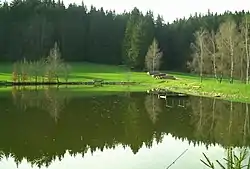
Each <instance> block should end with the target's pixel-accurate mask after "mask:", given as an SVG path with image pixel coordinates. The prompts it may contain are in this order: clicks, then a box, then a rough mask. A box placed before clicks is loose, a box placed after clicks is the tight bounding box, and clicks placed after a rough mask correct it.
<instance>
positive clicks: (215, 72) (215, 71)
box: [212, 39, 217, 79]
mask: <svg viewBox="0 0 250 169" xmlns="http://www.w3.org/2000/svg"><path fill="white" fill-rule="evenodd" d="M212 43H213V66H214V78H215V79H217V69H216V57H215V52H216V49H215V42H214V40H213V39H212Z"/></svg>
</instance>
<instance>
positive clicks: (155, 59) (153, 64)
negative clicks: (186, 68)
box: [145, 38, 162, 71]
mask: <svg viewBox="0 0 250 169" xmlns="http://www.w3.org/2000/svg"><path fill="white" fill-rule="evenodd" d="M161 58H162V52H161V51H160V49H159V45H158V42H157V40H156V39H155V38H154V39H153V42H152V44H151V45H150V47H149V49H148V52H147V55H146V56H145V66H146V69H147V70H148V71H156V70H159V68H160V63H161Z"/></svg>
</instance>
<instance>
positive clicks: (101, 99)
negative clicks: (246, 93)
mask: <svg viewBox="0 0 250 169" xmlns="http://www.w3.org/2000/svg"><path fill="white" fill-rule="evenodd" d="M106 94H107V93H106ZM106 94H103V93H101V92H96V93H94V92H93V93H90V92H71V91H66V90H61V89H59V90H58V89H56V88H47V89H39V88H38V89H36V90H28V89H26V90H25V89H13V97H11V98H10V97H8V96H3V97H0V102H1V104H0V110H2V111H1V112H0V133H1V134H2V135H1V139H0V152H1V153H0V157H2V158H3V157H10V156H11V157H13V158H14V159H15V161H16V163H17V164H20V163H21V161H22V160H23V159H27V161H28V162H30V163H31V164H33V165H37V166H42V165H45V166H49V165H50V164H51V163H52V162H53V161H54V160H55V159H59V160H60V159H62V158H63V157H64V155H65V153H66V152H67V151H68V152H69V153H70V154H71V155H72V156H75V155H77V154H82V156H84V155H85V154H86V153H87V152H88V151H89V152H92V153H93V152H95V151H96V150H100V151H104V150H105V149H114V148H116V147H117V145H122V146H123V147H130V148H131V150H132V151H133V152H134V153H137V152H138V151H139V150H140V148H141V147H142V146H143V145H145V146H146V147H148V148H151V147H152V145H153V141H154V140H156V142H157V143H160V142H161V141H162V139H163V137H164V135H167V134H171V135H172V136H173V137H175V138H176V139H180V140H188V142H189V143H190V144H193V145H194V146H199V145H200V144H201V143H202V144H205V145H206V146H207V147H209V146H210V145H215V144H220V145H221V146H223V147H225V148H227V147H229V146H230V147H243V146H249V145H250V135H249V114H248V105H247V104H245V103H233V102H232V103H230V102H227V101H222V100H216V99H208V98H200V97H189V98H185V99H184V98H182V100H180V98H167V100H163V99H158V98H157V97H155V96H151V95H146V94H144V93H127V94H124V93H112V92H111V93H108V95H106ZM93 96H94V97H93ZM166 102H167V103H168V104H169V103H171V107H169V106H166ZM180 103H183V104H181V106H180ZM5 110H6V111H7V110H8V113H6V112H5ZM46 112H49V114H50V115H48V113H46ZM55 121H56V123H55ZM230 121H231V122H230ZM229 122H230V123H229ZM230 124H231V127H230V130H229V126H230Z"/></svg>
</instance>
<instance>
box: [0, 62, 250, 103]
mask: <svg viewBox="0 0 250 169" xmlns="http://www.w3.org/2000/svg"><path fill="white" fill-rule="evenodd" d="M70 67H71V68H70V75H69V81H74V82H75V81H92V80H93V79H103V80H104V81H133V82H138V83H140V84H138V85H134V86H104V87H93V86H70V87H69V86H68V89H70V90H72V91H92V92H94V91H98V92H100V91H105V92H122V91H131V92H132V91H146V90H148V89H151V88H167V89H170V90H172V91H176V92H183V93H187V94H191V95H196V96H206V97H218V98H222V99H226V100H232V101H241V102H250V97H249V96H250V86H249V85H246V84H244V83H242V82H240V81H235V82H234V83H233V84H230V83H229V80H227V79H224V80H223V81H222V83H219V82H217V81H216V80H215V79H213V78H204V80H203V82H202V83H200V78H199V76H196V75H192V74H184V73H176V72H168V73H169V74H171V75H174V76H175V77H177V78H178V80H156V79H154V78H152V77H151V76H149V75H147V74H146V72H130V71H128V69H127V68H125V67H123V66H111V65H101V64H91V63H70ZM11 74H12V65H11V64H4V63H1V64H0V81H11V80H12V75H11ZM61 80H62V81H63V79H61ZM9 89H10V88H0V91H4V90H9Z"/></svg>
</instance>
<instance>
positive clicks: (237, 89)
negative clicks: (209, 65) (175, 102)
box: [157, 73, 250, 102]
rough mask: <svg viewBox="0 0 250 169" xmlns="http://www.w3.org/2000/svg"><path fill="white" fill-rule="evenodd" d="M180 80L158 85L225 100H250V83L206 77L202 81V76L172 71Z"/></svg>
mask: <svg viewBox="0 0 250 169" xmlns="http://www.w3.org/2000/svg"><path fill="white" fill-rule="evenodd" d="M171 74H173V75H175V76H176V77H177V78H179V80H176V81H166V82H163V83H160V84H158V85H157V87H159V88H168V89H170V90H172V91H176V92H183V93H187V94H191V95H196V96H205V97H218V96H219V98H221V99H225V100H232V101H239V102H250V85H246V84H244V83H242V82H239V81H235V82H234V83H233V84H230V83H229V80H226V79H225V80H223V81H222V83H219V82H217V81H216V80H215V79H214V78H205V79H204V80H203V82H202V83H200V77H199V76H195V75H190V74H181V73H179V74H178V73H171Z"/></svg>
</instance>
